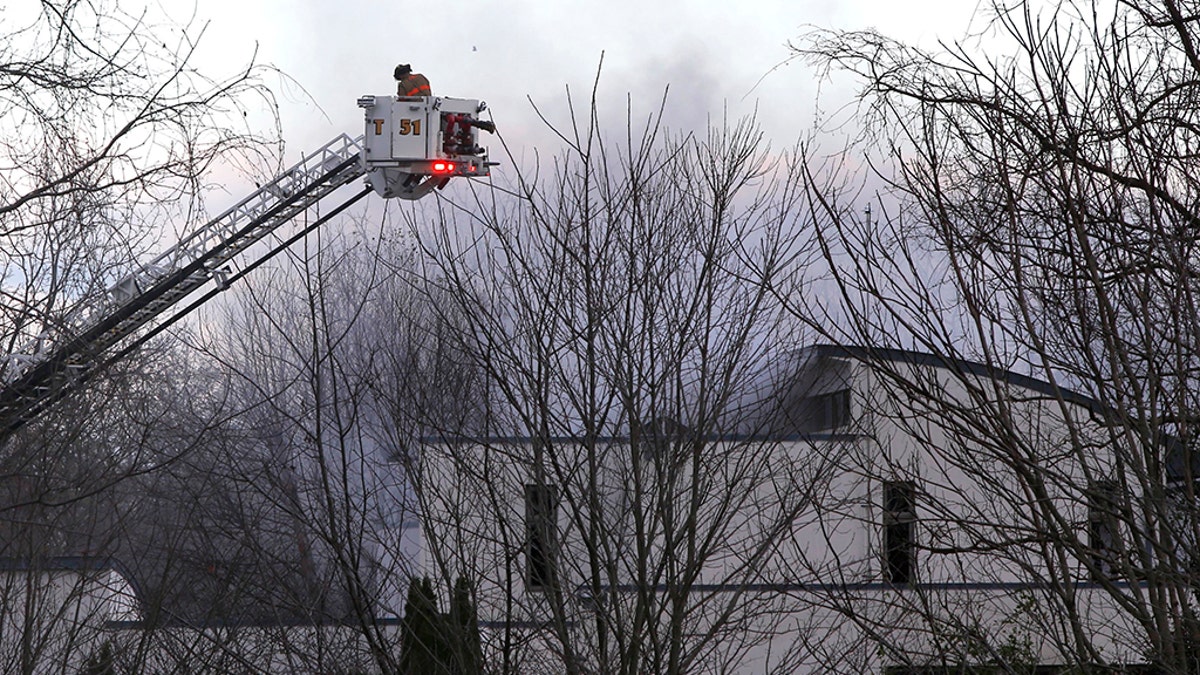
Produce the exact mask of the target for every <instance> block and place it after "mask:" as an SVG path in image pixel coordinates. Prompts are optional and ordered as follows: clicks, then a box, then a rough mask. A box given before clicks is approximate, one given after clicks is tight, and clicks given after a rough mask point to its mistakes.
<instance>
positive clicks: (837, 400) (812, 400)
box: [800, 389, 850, 432]
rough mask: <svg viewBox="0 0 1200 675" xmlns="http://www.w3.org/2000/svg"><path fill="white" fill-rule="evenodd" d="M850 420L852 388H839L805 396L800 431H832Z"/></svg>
mask: <svg viewBox="0 0 1200 675" xmlns="http://www.w3.org/2000/svg"><path fill="white" fill-rule="evenodd" d="M849 421H850V390H849V389H839V390H838V391H831V392H829V393H826V394H817V395H815V396H809V397H808V398H805V399H804V401H803V404H802V407H801V413H800V431H801V432H814V431H830V430H833V429H840V428H841V427H844V426H846V424H847V423H849Z"/></svg>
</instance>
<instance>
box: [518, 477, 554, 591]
mask: <svg viewBox="0 0 1200 675" xmlns="http://www.w3.org/2000/svg"><path fill="white" fill-rule="evenodd" d="M557 523H558V496H557V495H555V494H554V489H553V488H552V487H550V486H548V485H526V486H525V586H526V588H529V589H531V590H538V589H543V588H546V587H547V586H549V585H550V584H551V583H553V581H554V564H555V557H556V556H557V550H556V549H557V547H558V540H557V538H558V528H557Z"/></svg>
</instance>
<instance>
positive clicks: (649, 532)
mask: <svg viewBox="0 0 1200 675" xmlns="http://www.w3.org/2000/svg"><path fill="white" fill-rule="evenodd" d="M660 119H661V118H660V117H659V116H657V115H651V116H649V117H648V118H647V121H646V124H645V126H644V127H640V128H639V127H636V126H632V125H631V126H630V128H629V129H628V131H627V133H626V134H625V135H624V136H622V138H621V140H620V141H619V142H618V141H614V140H612V138H611V137H608V136H606V135H605V134H604V133H602V125H601V122H600V120H599V119H598V118H597V116H596V111H595V107H593V108H592V112H591V114H590V115H583V116H580V117H573V118H572V119H571V120H570V122H569V123H568V124H567V125H565V127H564V128H563V129H562V130H561V135H562V137H563V139H564V142H565V143H566V147H567V150H566V151H565V152H564V154H563V155H562V156H560V157H557V158H556V159H555V161H554V163H553V165H552V167H550V168H549V169H548V170H547V171H546V173H545V175H531V176H526V177H525V178H524V180H523V181H522V182H521V183H520V193H521V197H522V201H521V202H518V203H511V202H508V201H506V200H504V199H503V198H502V197H499V196H497V195H495V194H494V193H492V194H489V193H486V192H484V193H480V194H479V195H478V196H477V198H478V201H477V202H475V204H473V205H472V207H473V208H470V209H469V210H468V209H463V211H467V212H469V213H471V214H472V215H471V216H470V217H467V216H462V215H461V213H462V211H459V210H458V209H456V208H455V207H456V206H457V205H455V204H452V203H443V204H442V205H441V207H440V208H439V209H438V210H437V212H436V214H433V217H434V218H436V220H435V223H434V225H433V226H432V227H430V226H428V225H427V224H426V223H425V222H423V220H422V217H421V216H416V217H414V219H413V225H414V228H415V231H416V232H417V233H418V237H419V241H420V242H421V243H422V247H423V249H422V250H423V252H424V255H425V257H426V258H427V260H428V263H427V264H428V265H429V269H430V270H431V271H430V272H427V273H426V274H425V277H426V282H425V283H427V284H429V286H430V287H432V288H433V289H434V290H435V291H436V294H435V295H433V297H434V298H435V299H436V302H435V303H431V306H432V307H435V308H438V309H441V310H442V311H443V312H444V315H443V316H444V318H443V322H444V323H447V324H449V325H453V326H455V327H456V330H457V331H458V333H459V338H458V340H459V342H460V343H461V346H460V347H457V349H459V350H460V351H461V353H462V354H463V356H465V357H466V358H467V359H469V364H470V366H471V368H472V370H473V371H476V372H479V373H481V374H482V379H481V380H480V381H478V383H477V385H476V386H477V387H479V391H480V392H481V393H482V394H483V395H484V398H483V399H482V402H483V403H485V404H486V408H485V415H484V417H483V418H482V419H483V421H484V422H485V425H484V426H483V427H482V428H470V427H464V426H457V427H443V428H441V429H438V428H437V424H436V423H435V424H430V425H429V426H428V427H427V428H431V429H432V430H434V431H438V432H439V433H430V434H426V438H425V439H424V442H423V443H422V444H421V445H420V452H419V453H417V454H415V455H411V456H407V457H406V460H407V461H408V465H407V466H408V473H409V474H410V475H411V476H414V477H415V478H414V480H415V481H416V484H415V491H416V495H417V498H418V500H419V504H420V510H421V514H422V518H423V522H424V534H425V542H426V550H427V551H428V553H427V555H428V556H429V559H427V560H426V564H427V565H428V566H429V567H431V568H432V569H434V570H435V571H436V573H437V575H438V576H439V577H440V584H441V586H442V587H443V588H448V587H449V586H450V585H451V584H452V583H453V580H454V578H456V577H458V576H464V577H466V578H468V579H470V580H472V583H473V584H475V587H476V594H477V597H478V606H479V613H480V618H481V620H482V621H484V623H485V624H486V626H489V627H491V628H490V630H488V631H487V632H486V634H485V637H484V642H485V652H486V653H487V654H488V655H489V657H490V658H489V663H491V665H492V667H493V668H494V669H495V670H496V671H498V672H526V671H529V670H537V669H549V670H565V671H566V672H629V673H632V672H646V671H653V672H691V671H697V670H713V671H721V670H723V669H728V668H731V667H734V666H735V665H737V664H739V663H741V661H742V660H743V659H745V658H746V655H747V654H748V653H749V652H750V650H752V649H754V648H755V647H760V646H762V645H763V644H764V643H765V642H767V641H769V639H770V637H771V636H773V635H774V634H776V632H777V631H776V629H775V627H772V626H770V623H771V621H772V617H778V616H779V615H778V614H776V612H778V611H780V610H781V607H780V606H779V604H778V603H779V600H780V598H779V597H778V596H770V597H768V596H763V595H759V594H755V593H752V592H749V591H747V588H748V585H750V584H752V583H753V582H754V581H755V580H759V579H760V578H761V575H763V574H764V573H765V570H766V569H767V567H768V560H769V559H770V557H771V552H772V547H773V542H774V541H775V539H776V537H777V536H778V534H779V532H780V531H781V530H782V529H786V528H787V527H788V523H790V522H791V519H792V518H793V517H794V516H795V515H796V514H797V513H798V512H800V511H801V510H803V509H804V508H805V506H806V505H807V504H808V503H809V499H810V497H811V495H812V491H813V490H814V489H816V487H817V486H818V485H819V484H820V482H821V479H822V476H821V474H820V471H819V467H817V466H816V465H812V464H808V463H805V462H803V461H797V462H796V463H795V464H793V465H791V467H790V469H789V470H788V471H786V472H780V471H779V470H778V469H779V466H780V461H779V460H780V457H781V455H780V448H781V445H780V443H778V442H777V441H774V440H772V439H771V438H767V439H765V440H764V439H763V438H760V437H759V436H758V435H757V434H756V431H757V429H756V428H755V426H754V425H753V423H752V422H751V421H750V413H749V411H748V410H746V409H744V408H743V407H742V406H744V405H745V401H746V399H747V398H748V397H749V396H750V394H751V393H752V391H753V390H754V388H755V386H756V384H761V383H760V382H759V381H758V380H757V379H756V376H758V375H761V373H762V372H763V371H765V370H767V369H768V366H770V365H772V363H773V360H774V359H775V358H776V357H778V356H779V355H780V354H782V353H783V352H784V351H786V349H787V348H790V347H791V346H793V344H794V343H793V342H792V340H795V339H797V337H798V336H797V335H795V334H794V333H793V332H792V331H791V330H790V328H789V322H788V321H787V320H786V319H785V317H783V316H782V315H781V314H780V312H779V306H778V304H777V303H776V302H775V301H774V299H773V297H772V295H771V293H770V289H771V288H772V287H773V284H776V283H782V282H781V280H782V278H783V275H784V274H785V273H786V272H787V271H788V270H790V269H791V266H792V265H794V264H795V263H796V255H797V252H796V251H795V250H794V249H793V248H792V241H793V235H794V234H795V233H794V227H795V226H796V223H797V211H796V209H797V207H798V197H799V193H798V192H796V191H795V190H794V187H795V186H796V185H797V183H796V182H795V181H791V182H789V181H788V180H787V179H788V178H789V177H790V176H792V172H793V171H795V170H797V167H796V165H794V164H793V163H792V162H793V161H794V159H795V158H794V157H793V156H792V155H790V154H788V153H783V154H776V153H773V152H771V151H770V150H769V148H768V147H767V146H766V144H765V143H764V141H763V138H762V136H761V133H760V132H759V131H758V130H757V129H756V127H755V124H754V121H753V120H743V121H739V122H735V123H731V124H715V125H714V126H713V128H711V129H710V130H708V131H707V133H706V134H702V135H699V136H694V135H690V134H673V133H670V132H668V131H666V130H665V129H663V128H661V127H660V126H659V124H660V122H659V120H660ZM493 199H494V200H495V201H491V200H493ZM421 233H425V234H421ZM471 395H475V392H472V393H471ZM396 403H397V404H396V405H395V406H393V408H392V410H393V411H394V412H393V414H394V415H396V416H398V417H403V416H405V415H409V414H411V413H412V412H413V409H412V408H410V407H406V406H405V402H404V401H397V402H396ZM785 484H786V485H785Z"/></svg>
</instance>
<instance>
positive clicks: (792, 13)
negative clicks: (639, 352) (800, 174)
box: [168, 0, 974, 161]
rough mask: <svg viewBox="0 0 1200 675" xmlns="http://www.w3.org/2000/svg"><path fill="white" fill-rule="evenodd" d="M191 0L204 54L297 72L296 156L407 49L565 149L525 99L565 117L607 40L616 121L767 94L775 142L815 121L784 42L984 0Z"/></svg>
mask: <svg viewBox="0 0 1200 675" xmlns="http://www.w3.org/2000/svg"><path fill="white" fill-rule="evenodd" d="M196 2H197V4H196V21H197V22H198V23H200V24H203V23H205V22H207V29H206V31H207V32H206V34H205V37H204V41H203V43H202V50H201V57H202V63H203V64H204V65H206V66H207V64H210V63H211V64H213V66H215V67H224V68H226V69H228V68H232V67H234V65H236V64H237V63H240V62H244V61H245V60H247V59H249V58H250V57H251V56H252V55H253V54H254V53H255V50H256V49H257V54H258V56H257V58H258V60H259V61H260V62H262V63H268V64H271V65H273V66H276V67H278V68H279V69H280V70H281V71H282V72H283V73H286V74H287V75H288V76H289V77H291V78H293V79H294V80H295V85H296V86H291V85H288V86H283V85H282V83H281V82H279V81H277V80H275V81H272V82H271V84H272V85H273V87H275V88H277V89H278V91H279V94H280V101H281V103H282V104H283V109H282V114H283V123H284V134H285V139H286V140H287V142H288V150H287V152H288V156H287V159H288V160H289V161H292V160H295V159H297V158H299V156H300V155H301V154H302V153H303V152H305V151H307V150H311V149H312V148H314V147H316V146H319V145H320V144H321V143H323V142H324V141H326V140H328V139H330V138H332V137H333V136H334V135H336V134H338V133H341V132H347V133H350V134H351V135H357V134H360V133H362V129H361V127H362V115H361V111H359V110H358V109H357V108H356V107H355V104H354V101H355V99H356V98H357V97H358V96H359V95H361V94H368V93H374V94H388V93H392V92H393V91H394V82H393V80H392V69H393V67H394V66H395V65H396V64H397V63H411V64H412V65H413V67H414V69H415V70H417V71H418V72H422V73H424V74H426V75H427V76H428V77H429V79H430V81H431V83H432V88H433V91H434V93H435V94H438V95H448V96H459V97H465V98H479V99H483V100H485V101H487V102H488V104H489V106H490V108H491V113H492V115H493V118H494V119H495V121H496V123H497V125H498V126H499V127H500V128H501V130H502V133H503V134H504V137H505V139H506V141H507V142H508V143H509V145H510V146H511V147H514V148H515V149H516V151H517V153H518V154H520V153H522V152H526V153H527V152H529V150H530V149H531V148H532V147H535V146H536V147H537V148H538V149H539V150H540V151H541V152H542V154H543V155H544V154H546V153H548V152H549V153H553V152H556V151H557V150H558V147H557V146H556V145H555V144H554V142H553V140H552V138H551V136H550V135H549V134H548V133H547V131H546V130H545V128H544V126H543V125H542V123H541V122H540V121H539V120H538V119H537V116H536V114H535V113H534V111H533V109H532V107H531V105H530V103H529V100H530V99H532V100H533V102H535V103H537V104H538V105H539V106H541V107H543V108H544V109H545V110H546V111H547V112H548V113H549V114H550V116H551V117H552V118H554V119H555V120H556V121H559V120H563V119H564V114H563V109H564V105H565V100H566V98H565V93H564V92H565V90H566V87H568V86H569V87H570V88H571V90H572V92H573V94H574V95H575V96H576V97H577V100H579V101H584V102H586V97H587V95H588V93H589V91H590V89H591V85H592V81H593V78H594V76H595V74H596V69H597V66H598V65H599V63H600V58H601V54H603V58H604V68H603V74H602V77H601V81H600V92H601V99H602V100H603V101H604V102H605V112H604V114H605V117H606V119H607V120H608V121H609V122H610V123H612V124H618V125H619V124H621V123H622V122H623V119H622V116H623V113H624V111H623V105H624V100H625V95H626V94H627V93H629V94H632V96H633V100H634V106H633V107H634V110H635V112H636V113H639V114H640V115H641V116H644V115H645V114H647V113H649V112H651V111H652V110H653V109H655V107H656V106H657V102H658V100H659V98H660V97H661V95H662V93H663V91H664V89H665V88H666V87H668V86H669V87H670V93H669V95H668V100H669V105H670V107H669V111H670V114H669V115H668V119H667V122H668V124H669V125H670V126H672V127H673V128H676V129H685V130H695V129H703V127H704V125H705V122H706V119H708V118H709V117H710V116H719V115H720V114H721V111H722V109H723V108H726V107H727V108H728V110H729V111H730V112H731V113H732V114H733V115H735V116H739V115H743V114H747V113H748V112H750V111H752V110H754V109H755V107H756V106H757V109H758V114H759V119H760V121H761V123H762V125H763V127H764V131H765V132H766V134H767V136H768V138H769V139H770V140H771V141H772V143H773V145H774V146H775V147H777V148H778V147H781V146H789V145H791V144H792V143H794V142H795V141H796V140H797V138H799V137H800V136H801V135H802V134H803V133H804V132H805V131H807V130H808V129H811V127H812V124H813V113H814V109H815V106H816V96H817V92H818V86H819V84H820V83H819V82H817V80H816V74H815V71H814V70H813V69H812V68H811V67H809V66H808V65H806V64H804V63H801V62H792V63H789V64H786V65H783V66H782V67H779V66H780V64H783V63H785V62H786V61H787V60H788V58H789V56H790V53H789V50H788V49H787V46H786V43H787V42H788V41H789V40H796V39H797V38H798V37H799V36H800V35H802V34H803V33H804V32H805V31H806V30H809V29H811V28H812V27H833V28H846V29H858V28H867V27H873V28H877V29H879V30H881V31H884V32H886V33H888V34H889V35H893V36H896V37H901V38H904V39H906V40H911V41H921V42H925V43H929V42H931V41H932V40H933V39H935V38H937V37H939V36H940V37H947V38H950V39H953V38H955V37H957V36H959V35H962V34H963V33H964V32H965V30H966V29H967V28H968V26H969V23H970V20H971V15H972V13H973V11H974V3H973V2H971V0H965V1H963V2H957V3H951V2H941V3H938V4H939V5H943V6H942V7H940V8H938V9H936V10H930V9H928V8H926V9H923V10H914V7H915V6H916V5H914V4H913V3H897V2H884V1H882V0H837V1H834V0H725V1H723V2H707V1H706V2H682V1H679V0H659V1H658V2H640V1H638V0H503V1H501V0H466V1H463V2H449V3H446V2H442V3H437V2H421V3H416V2H382V1H380V0H339V1H336V2H331V1H329V0H196ZM926 4H927V3H917V5H920V6H926ZM929 6H933V5H929ZM168 9H169V10H170V11H175V10H174V9H171V8H170V3H168ZM181 18H182V19H186V17H181ZM300 88H303V91H304V92H306V94H305V93H302V92H301V91H300ZM826 100H833V97H832V96H830V95H827V96H826ZM326 116H327V117H326ZM493 154H495V151H493Z"/></svg>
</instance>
